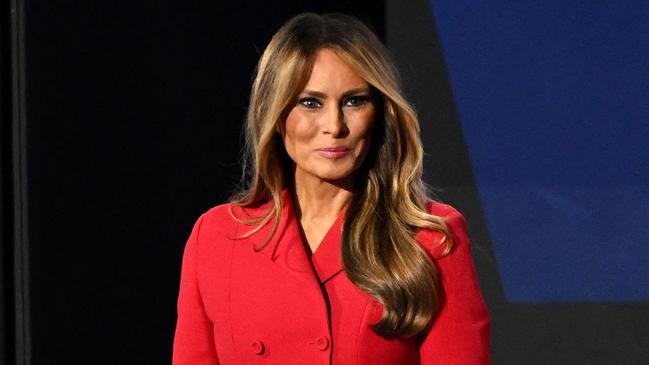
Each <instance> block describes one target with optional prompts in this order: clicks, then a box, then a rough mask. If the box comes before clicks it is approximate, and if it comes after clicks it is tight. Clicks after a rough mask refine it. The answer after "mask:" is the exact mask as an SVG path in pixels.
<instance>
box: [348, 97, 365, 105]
mask: <svg viewBox="0 0 649 365" xmlns="http://www.w3.org/2000/svg"><path fill="white" fill-rule="evenodd" d="M368 100H369V96H366V95H357V96H350V97H349V98H347V100H345V105H347V106H361V105H363V104H365V103H367V101H368Z"/></svg>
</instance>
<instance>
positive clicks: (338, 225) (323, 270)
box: [312, 208, 347, 283]
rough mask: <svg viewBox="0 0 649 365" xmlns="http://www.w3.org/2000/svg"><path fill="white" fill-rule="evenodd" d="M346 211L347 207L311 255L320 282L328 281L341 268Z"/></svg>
mask: <svg viewBox="0 0 649 365" xmlns="http://www.w3.org/2000/svg"><path fill="white" fill-rule="evenodd" d="M346 212H347V208H345V209H343V211H342V212H340V215H339V216H338V218H337V219H336V221H335V222H334V224H333V225H332V226H331V228H329V231H328V232H327V234H326V235H325V236H324V238H323V239H322V242H320V245H319V246H318V248H317V249H316V250H315V253H314V254H313V256H312V260H313V266H314V268H315V270H316V273H317V274H318V278H319V279H320V282H321V283H324V282H326V281H328V280H329V279H331V278H332V277H334V276H335V275H336V274H338V273H339V272H340V271H342V269H343V262H342V256H341V244H342V232H343V222H344V220H345V213H346Z"/></svg>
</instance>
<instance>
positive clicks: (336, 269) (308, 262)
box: [249, 188, 347, 283]
mask: <svg viewBox="0 0 649 365" xmlns="http://www.w3.org/2000/svg"><path fill="white" fill-rule="evenodd" d="M280 197H281V202H282V212H281V216H280V221H279V225H278V227H277V231H276V232H275V234H274V235H273V237H272V238H271V240H270V242H268V244H267V245H266V246H265V247H264V248H263V249H262V250H261V251H260V252H259V253H261V254H263V255H265V256H266V257H268V258H269V259H270V260H271V261H272V262H273V263H275V264H277V265H278V266H280V267H282V268H283V269H285V270H286V271H288V272H289V273H291V274H292V275H295V276H298V277H300V278H302V279H304V280H312V279H313V273H314V271H315V274H316V275H317V279H318V281H319V282H320V283H324V282H326V281H328V280H330V279H331V278H332V277H334V276H335V275H337V274H338V273H340V272H341V271H342V257H341V239H342V227H343V222H344V216H345V213H346V211H347V209H346V208H345V209H343V210H342V212H341V213H340V215H339V216H338V218H337V219H336V221H335V222H334V223H333V224H332V226H331V227H330V228H329V231H328V232H327V233H326V234H325V236H324V238H323V239H322V242H321V243H320V245H319V246H318V248H317V249H316V251H315V254H313V255H311V253H310V252H309V250H308V248H307V244H306V243H305V242H304V240H303V238H302V234H301V231H300V226H299V222H298V220H297V216H296V214H295V208H294V205H293V204H294V203H293V199H292V197H291V193H290V191H289V190H288V189H287V188H284V189H283V190H282V191H281V193H280ZM271 204H272V201H269V202H267V203H264V204H263V205H261V206H260V207H259V208H258V209H259V210H257V209H254V211H253V212H252V213H253V214H263V213H264V212H266V211H267V210H268V209H269V208H270V206H271ZM272 227H273V221H272V218H271V220H270V221H269V222H267V223H266V224H265V225H264V226H263V227H262V228H261V229H260V230H259V231H258V232H257V233H255V234H253V235H251V236H250V237H249V240H250V242H251V243H252V248H253V249H254V248H255V247H260V246H261V245H262V244H263V243H264V242H265V240H266V239H267V238H268V236H269V235H270V232H271V230H272Z"/></svg>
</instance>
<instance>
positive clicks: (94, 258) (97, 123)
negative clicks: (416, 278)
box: [0, 0, 649, 365]
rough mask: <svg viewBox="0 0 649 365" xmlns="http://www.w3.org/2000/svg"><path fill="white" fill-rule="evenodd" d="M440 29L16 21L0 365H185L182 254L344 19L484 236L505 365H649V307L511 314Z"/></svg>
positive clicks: (332, 5)
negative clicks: (272, 61) (310, 37)
mask: <svg viewBox="0 0 649 365" xmlns="http://www.w3.org/2000/svg"><path fill="white" fill-rule="evenodd" d="M433 10H434V9H432V8H431V6H430V5H429V3H428V2H426V1H419V0H417V1H408V2H397V1H394V2H392V1H390V2H387V4H386V3H385V2H381V1H379V2H377V1H356V2H346V1H329V2H326V5H306V4H305V3H304V2H298V1H283V2H273V3H270V2H260V1H242V2H236V3H235V2H200V3H193V2H189V3H172V2H169V1H155V2H154V1H141V2H127V1H102V2H73V1H61V0H52V1H38V2H37V1H24V2H23V1H15V0H14V1H2V28H1V30H0V32H1V33H0V37H2V44H1V47H2V49H1V51H2V57H1V59H0V67H1V70H2V71H1V72H2V89H1V94H0V96H1V100H0V112H1V113H2V129H1V130H0V131H1V134H0V138H1V142H2V146H1V149H0V153H1V155H0V157H1V161H2V180H1V182H0V184H1V185H0V188H1V191H2V204H1V206H0V217H1V218H2V232H1V233H2V271H1V272H0V275H1V276H0V279H2V301H1V302H0V306H1V307H0V309H2V322H1V323H0V325H1V328H0V329H2V331H1V333H2V338H1V340H2V341H1V343H0V346H2V347H0V362H1V363H3V364H14V363H15V364H21V365H23V364H34V365H40V364H60V363H65V364H86V363H92V364H131V363H132V364H136V363H138V364H141V363H145V364H163V363H169V362H170V359H171V344H172V340H173V330H174V325H175V319H176V317H175V316H176V313H175V305H176V296H177V290H178V282H179V272H180V262H181V255H182V250H183V247H184V243H185V240H186V238H187V236H188V234H189V232H190V230H191V226H192V224H193V222H194V221H195V219H196V218H197V217H198V216H199V215H200V214H201V213H202V212H204V211H205V210H207V209H208V208H210V207H212V206H214V205H216V204H219V203H221V202H223V201H224V200H226V199H227V197H228V196H229V195H230V193H231V192H232V191H234V190H235V189H236V186H237V182H238V181H239V176H240V161H239V158H240V156H241V142H242V139H241V126H242V121H243V115H244V113H245V109H246V106H247V99H248V94H249V88H250V84H251V80H252V77H253V72H254V66H255V64H256V62H257V60H258V57H259V55H260V53H261V51H262V50H263V49H264V47H265V45H266V44H267V42H268V41H269V39H270V36H271V35H272V34H273V32H274V31H275V30H276V29H277V28H278V27H279V26H280V25H281V24H282V23H283V22H284V21H285V20H287V19H288V18H289V17H291V16H292V15H295V14H297V13H300V12H303V11H314V12H327V11H343V12H348V13H351V14H354V15H356V16H357V17H359V18H361V19H362V20H364V21H366V22H367V23H369V24H370V25H371V26H372V27H373V28H374V29H375V30H376V31H377V33H378V34H379V35H380V36H381V37H382V38H383V39H384V40H385V41H386V42H387V44H388V47H389V48H390V50H391V52H392V53H393V55H394V57H395V60H396V62H397V64H398V66H399V67H400V69H401V70H402V72H403V76H404V79H405V84H406V92H407V94H408V96H409V97H410V98H411V100H412V101H413V103H414V104H415V106H416V107H417V110H418V112H419V114H420V117H421V120H422V138H423V140H424V144H425V149H426V152H427V158H426V162H425V163H426V165H425V168H426V181H427V182H428V183H429V184H430V185H432V186H434V187H436V188H437V189H438V192H439V195H440V197H441V198H442V199H443V200H445V201H446V202H448V203H450V204H453V205H455V206H456V207H457V208H458V209H459V210H460V211H462V212H463V213H464V214H465V215H466V217H467V219H468V221H469V222H470V227H469V228H470V231H471V235H472V239H473V242H474V258H475V261H476V264H477V267H478V271H479V275H480V280H481V285H482V288H483V293H484V296H485V299H486V300H487V304H488V306H489V309H490V313H491V316H492V352H493V359H494V363H495V364H523V363H524V364H532V363H539V364H547V363H553V364H575V363H588V364H613V363H614V364H642V363H649V354H648V352H647V348H649V338H648V335H647V333H648V332H649V331H647V330H646V328H648V326H649V314H648V311H647V304H646V303H631V304H629V303H622V304H620V303H606V302H603V303H563V304H552V303H537V304H534V303H527V304H520V303H513V302H510V301H508V300H507V299H506V296H505V294H504V292H503V289H502V285H501V283H500V279H499V276H498V269H497V267H496V260H495V258H494V255H493V252H492V247H491V240H490V236H489V231H488V229H487V224H486V221H485V217H484V213H483V207H482V206H481V201H480V197H479V194H478V189H477V187H476V183H475V177H474V173H473V169H472V166H471V161H470V158H469V153H468V152H467V147H466V142H465V140H464V137H463V132H462V127H461V124H460V118H459V116H458V112H457V108H456V102H455V100H454V96H453V92H452V87H451V82H450V81H449V76H448V72H447V68H446V65H445V58H444V51H443V50H442V47H441V46H440V41H439V37H438V34H437V28H436V25H435V23H434V21H433V19H434V17H433V16H432V15H433ZM439 136H443V137H442V138H440V137H439Z"/></svg>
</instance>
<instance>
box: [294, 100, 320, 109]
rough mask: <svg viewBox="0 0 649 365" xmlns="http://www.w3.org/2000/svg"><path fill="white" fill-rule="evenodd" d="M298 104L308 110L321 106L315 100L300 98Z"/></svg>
mask: <svg viewBox="0 0 649 365" xmlns="http://www.w3.org/2000/svg"><path fill="white" fill-rule="evenodd" d="M298 103H299V104H301V105H302V106H303V107H305V108H309V109H315V108H319V107H320V106H322V104H321V103H320V102H319V101H318V100H317V99H314V98H302V99H300V100H299V101H298Z"/></svg>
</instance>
